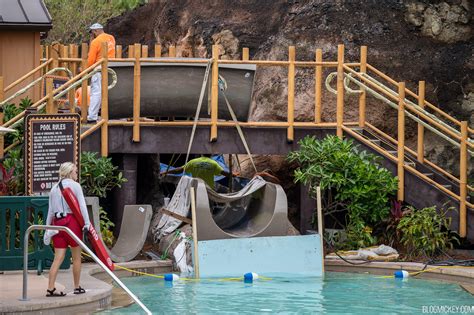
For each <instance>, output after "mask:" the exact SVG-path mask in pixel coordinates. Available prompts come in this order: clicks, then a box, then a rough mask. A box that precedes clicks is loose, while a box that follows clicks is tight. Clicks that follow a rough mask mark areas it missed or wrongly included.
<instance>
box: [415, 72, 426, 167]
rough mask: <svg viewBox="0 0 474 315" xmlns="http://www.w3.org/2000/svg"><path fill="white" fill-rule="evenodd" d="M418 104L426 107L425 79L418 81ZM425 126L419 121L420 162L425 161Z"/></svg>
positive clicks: (418, 146) (418, 150) (418, 144)
mask: <svg viewBox="0 0 474 315" xmlns="http://www.w3.org/2000/svg"><path fill="white" fill-rule="evenodd" d="M418 105H419V106H420V107H421V108H425V81H420V82H418ZM424 139H425V127H423V125H422V124H420V123H418V142H417V159H418V161H419V162H420V163H423V162H424V161H425V143H424V141H425V140H424Z"/></svg>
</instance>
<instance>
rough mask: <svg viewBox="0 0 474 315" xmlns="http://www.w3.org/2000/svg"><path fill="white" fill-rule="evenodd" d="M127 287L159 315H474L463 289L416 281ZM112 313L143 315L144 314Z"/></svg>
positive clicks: (334, 277) (337, 276)
mask: <svg viewBox="0 0 474 315" xmlns="http://www.w3.org/2000/svg"><path fill="white" fill-rule="evenodd" d="M123 282H124V283H125V284H126V285H127V286H128V287H129V288H130V289H131V290H132V291H133V292H134V293H135V294H137V296H138V297H139V298H140V299H141V300H142V301H143V303H144V304H145V305H147V307H148V308H149V309H150V310H151V311H152V312H153V313H154V314H222V313H239V314H253V313H284V314H288V313H293V314H295V313H298V314H382V313H383V314H401V313H403V314H421V313H423V306H425V310H427V309H426V307H429V306H431V307H432V306H435V305H439V306H465V307H469V310H468V313H474V298H473V296H472V295H471V294H469V293H468V292H466V291H465V290H463V289H462V288H461V287H460V286H459V285H456V284H450V283H445V282H439V281H431V280H421V279H414V278H408V279H405V280H401V279H393V278H391V279H387V278H380V277H379V276H374V275H367V274H350V273H331V272H328V273H326V275H325V278H324V280H323V279H321V278H302V277H299V278H291V277H284V278H283V277H278V278H273V279H272V280H268V281H262V280H257V281H255V282H254V283H252V284H248V283H244V282H229V281H218V280H213V281H211V280H206V279H204V280H201V281H199V282H184V281H179V282H175V283H173V284H171V283H165V282H164V281H163V280H161V279H156V278H150V277H133V278H124V279H123ZM464 309H465V308H464ZM431 310H433V308H431ZM465 310H466V309H465ZM109 312H110V313H113V314H130V313H140V308H139V307H138V306H137V305H132V306H130V307H127V308H123V309H118V310H113V311H109ZM104 313H107V312H104Z"/></svg>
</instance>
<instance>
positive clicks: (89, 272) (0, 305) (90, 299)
mask: <svg viewBox="0 0 474 315" xmlns="http://www.w3.org/2000/svg"><path fill="white" fill-rule="evenodd" d="M119 266H122V267H126V268H127V269H132V270H136V271H141V272H146V273H152V274H157V273H166V272H170V271H171V270H172V262H171V261H170V260H160V261H131V262H127V263H120V264H116V269H115V271H114V273H115V275H117V276H118V277H119V278H124V277H130V276H135V275H136V274H133V273H132V272H130V271H126V270H121V269H120V268H119ZM2 276H5V277H9V278H4V279H3V281H22V272H21V271H15V272H8V273H7V274H5V275H2ZM34 276H36V272H29V273H28V277H34ZM44 276H47V272H45V274H44ZM0 278H1V277H0ZM56 283H57V285H58V284H60V283H61V284H63V285H64V287H65V292H67V295H66V296H65V297H58V298H48V297H45V296H44V295H43V296H30V295H29V297H30V298H31V299H30V300H29V301H26V302H25V301H19V300H18V299H16V298H15V299H8V300H1V299H0V314H1V315H6V314H27V313H36V314H37V313H38V312H41V314H57V313H58V311H60V312H61V313H65V312H69V313H72V314H76V313H93V312H96V311H98V310H106V309H111V308H112V309H113V308H114V307H113V304H112V303H113V301H112V300H113V291H114V290H113V288H114V285H112V279H111V278H110V277H109V276H108V274H106V273H105V272H104V271H103V270H102V269H101V268H100V267H99V266H97V265H96V264H93V263H84V264H83V266H82V270H81V285H82V286H83V287H84V288H86V290H87V293H86V294H80V295H74V294H72V292H71V291H72V289H73V286H72V269H67V270H61V271H60V272H59V273H58V278H57V282H56ZM45 290H46V288H44V291H45ZM120 291H123V290H121V289H120ZM115 292H119V291H118V290H115ZM15 293H16V292H15ZM120 295H121V296H123V294H120ZM20 296H21V292H18V298H19V297H20ZM126 297H128V295H127V296H126ZM128 304H129V303H125V304H123V303H122V304H120V305H119V307H122V306H126V305H128Z"/></svg>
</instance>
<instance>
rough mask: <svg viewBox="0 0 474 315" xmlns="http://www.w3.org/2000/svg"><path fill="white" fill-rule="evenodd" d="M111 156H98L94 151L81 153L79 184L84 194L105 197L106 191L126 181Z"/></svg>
mask: <svg viewBox="0 0 474 315" xmlns="http://www.w3.org/2000/svg"><path fill="white" fill-rule="evenodd" d="M126 181H127V179H125V178H124V177H123V175H122V172H119V171H118V170H117V167H116V166H114V165H113V164H112V159H111V158H106V157H98V156H97V153H96V152H82V154H81V185H82V189H83V190H84V194H85V195H86V196H98V197H102V198H103V197H106V196H107V192H108V191H110V190H111V189H113V188H115V187H121V185H122V184H123V183H124V182H126Z"/></svg>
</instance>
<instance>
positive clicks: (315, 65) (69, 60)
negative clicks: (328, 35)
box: [0, 44, 474, 236]
mask: <svg viewBox="0 0 474 315" xmlns="http://www.w3.org/2000/svg"><path fill="white" fill-rule="evenodd" d="M87 48H88V47H87V45H86V44H82V46H81V52H82V53H81V56H79V54H78V47H77V46H75V45H69V46H61V45H59V46H56V48H54V47H50V46H48V47H44V48H43V57H44V59H43V61H45V62H49V63H50V65H51V64H53V65H54V64H56V63H61V64H62V65H63V66H65V67H68V68H69V69H71V70H72V72H73V73H74V74H76V72H77V69H78V68H79V65H81V66H82V69H84V68H85V67H86V63H87V60H86V58H87ZM178 50H179V49H178ZM103 51H106V50H105V49H103ZM162 51H163V50H162V47H161V46H160V45H155V46H154V55H153V57H149V56H150V54H149V48H148V46H145V45H143V46H142V45H140V44H135V45H129V46H128V56H127V57H126V58H124V57H123V56H122V55H123V49H122V46H120V45H118V46H117V47H116V58H111V59H110V60H109V59H108V58H107V55H106V54H105V53H104V54H103V56H102V59H101V60H100V61H99V62H98V63H97V64H96V65H94V66H93V67H89V68H88V69H86V70H84V71H82V72H81V73H80V74H78V75H75V76H74V78H73V79H71V80H70V81H69V82H68V83H67V84H66V85H65V86H66V87H67V86H68V85H70V84H72V83H73V82H76V81H77V80H80V79H81V78H83V77H84V75H85V74H86V73H88V72H89V71H91V70H92V68H94V67H96V66H98V65H100V66H101V72H102V107H101V108H102V114H101V116H102V120H101V121H100V122H99V123H98V124H96V125H94V126H93V127H92V128H91V129H89V130H88V131H86V132H84V133H83V134H82V135H81V139H84V138H85V137H87V136H88V135H90V134H91V133H92V132H93V131H95V130H96V129H98V128H100V129H101V154H102V155H103V156H106V155H107V154H108V127H109V126H131V127H132V128H133V136H132V140H133V141H134V142H139V141H140V128H141V127H142V126H191V125H192V124H193V122H191V121H146V120H143V119H142V118H141V115H140V112H141V111H140V81H141V63H142V62H144V61H146V62H147V63H150V62H151V63H153V62H156V63H196V64H199V63H201V64H205V63H207V62H208V60H205V59H187V58H176V51H177V49H176V47H175V46H170V47H168V54H167V56H166V57H168V58H166V59H163V58H161V57H162ZM337 52H338V54H337V61H323V58H322V50H321V49H317V50H316V51H315V60H314V61H297V60H296V57H295V56H296V50H295V47H294V46H290V47H289V49H288V60H281V61H277V60H251V59H250V58H249V50H248V48H244V49H243V51H242V60H222V59H219V50H218V47H217V46H213V47H212V74H211V106H210V108H211V119H210V120H209V121H199V122H198V125H199V126H207V127H209V128H210V141H216V140H217V138H218V128H219V127H226V126H234V125H235V123H234V122H232V121H220V120H219V118H218V95H219V93H218V92H219V91H218V75H219V65H221V64H254V65H256V66H258V67H270V66H271V67H286V68H287V69H288V99H287V109H288V111H287V119H286V121H252V122H239V125H240V126H243V127H245V126H251V127H280V128H286V129H287V140H288V141H289V142H292V141H293V140H294V128H298V127H315V128H321V127H331V128H335V129H336V133H337V135H338V136H339V137H343V136H344V133H346V134H349V135H351V136H352V137H354V138H356V139H358V140H359V141H361V142H363V143H364V144H365V145H367V146H369V147H371V148H373V149H374V150H376V151H377V152H379V153H380V154H382V155H383V156H385V157H386V158H388V159H390V160H392V161H393V162H395V163H397V173H398V178H399V188H398V199H399V200H404V195H405V192H404V174H405V171H408V172H411V173H413V174H415V175H416V176H418V177H419V178H421V179H423V180H424V181H426V182H428V183H430V184H431V185H433V186H435V187H437V188H438V189H440V190H441V191H443V192H445V193H446V194H448V195H449V196H451V197H453V198H454V199H455V200H458V201H459V203H460V218H461V220H460V231H459V232H460V235H461V236H465V235H466V226H467V224H466V218H467V212H466V211H467V210H466V207H471V208H473V209H474V205H473V204H472V203H469V202H468V201H467V192H468V191H474V189H473V187H470V186H468V185H467V172H468V169H467V165H468V162H467V161H468V157H469V156H468V149H473V148H474V142H472V141H470V140H469V138H470V137H472V136H473V134H474V130H473V129H472V128H469V127H468V125H467V122H465V121H459V120H457V119H455V118H454V117H452V116H450V115H449V114H447V113H445V112H444V111H442V110H441V109H439V108H438V107H436V106H434V105H433V104H431V103H430V102H428V101H426V99H425V84H424V82H423V81H420V83H419V90H418V93H415V92H413V91H411V90H410V89H408V88H406V86H405V84H404V83H403V82H397V81H396V80H394V79H392V78H390V77H389V76H387V75H386V74H384V73H383V72H382V71H380V70H378V69H377V68H375V67H374V66H372V65H370V64H369V63H367V47H366V46H362V47H361V52H360V61H359V62H353V63H350V62H345V60H344V45H338V49H337ZM50 60H52V61H50ZM109 61H113V62H133V64H134V75H133V80H134V84H133V86H134V95H133V120H132V121H123V120H115V121H109V117H108V103H107V100H108V95H107V88H106V86H107V80H108V78H107V64H108V62H109ZM42 66H43V67H47V66H48V65H44V64H43V65H42ZM298 68H312V69H314V89H315V97H314V119H313V120H312V121H305V122H301V121H295V84H296V75H297V74H296V73H297V71H296V69H298ZM327 68H329V69H335V70H336V71H337V86H336V93H337V97H336V104H335V106H336V119H335V121H332V122H323V121H322V118H321V113H322V111H323V106H325V107H328V106H331V105H330V104H328V103H324V102H323V99H322V94H323V93H322V84H323V77H322V76H323V70H324V69H327ZM348 75H351V76H352V77H354V78H357V80H359V81H360V82H361V84H363V86H365V88H364V87H361V88H360V89H359V91H358V93H359V96H358V102H359V117H358V120H357V121H344V95H345V94H346V92H347V88H346V87H345V84H344V80H345V78H347V76H348ZM371 78H372V79H371ZM373 78H377V80H381V81H383V82H384V83H383V84H384V85H387V86H391V87H392V88H393V90H395V91H396V92H397V93H395V94H394V93H389V92H388V91H387V89H386V88H384V87H382V86H380V85H377V84H375V83H374V79H373ZM1 82H2V79H1V78H0V87H1ZM86 84H87V83H86V81H85V80H83V81H82V89H83V91H86V88H87V87H86ZM65 86H62V87H61V88H59V89H57V90H55V91H51V89H50V90H48V91H49V92H48V94H47V96H45V97H44V98H42V99H41V100H40V101H38V102H36V103H35V105H36V106H38V104H39V103H41V102H44V101H45V100H47V101H48V102H50V103H54V101H53V95H54V94H55V93H56V92H58V91H60V90H62V89H64V88H65ZM369 88H370V89H371V90H374V91H376V92H377V93H379V94H380V95H383V96H384V97H385V98H386V99H388V100H391V101H393V102H394V103H396V104H397V110H398V135H397V139H395V138H393V137H391V136H390V135H388V134H386V133H385V132H383V131H381V130H380V129H378V128H376V127H375V126H374V125H373V124H371V123H370V117H369V118H367V117H366V99H367V94H368V93H367V92H368V90H369ZM86 96H87V93H82V97H83V99H82V115H83V116H82V117H83V119H85V118H86V116H85V115H86V114H87V100H86ZM410 99H412V100H413V101H414V102H415V103H416V104H417V105H418V106H419V107H420V108H421V109H422V110H419V109H417V108H415V107H414V106H413V105H412V104H411V103H410V101H409V100H410ZM1 100H2V89H1V88H0V101H1ZM51 110H52V111H54V107H52V109H51ZM428 112H430V113H432V114H433V115H436V117H437V118H436V119H435V118H433V116H432V115H431V114H428ZM408 113H410V114H411V115H412V116H413V115H414V116H416V117H417V118H418V119H419V120H421V121H422V123H420V122H418V123H417V124H418V128H417V130H418V135H417V140H418V144H417V148H416V150H412V149H410V148H408V147H407V146H406V145H405V119H406V117H407V114H408ZM21 117H23V116H21ZM21 117H20V118H21ZM408 117H409V116H408ZM440 120H443V121H446V123H447V124H449V125H450V127H449V126H448V127H447V126H446V123H443V122H440ZM8 125H11V123H10V124H9V122H7V123H5V126H8ZM356 126H357V127H361V128H366V129H369V130H371V131H373V132H375V133H376V134H379V135H380V136H382V137H384V138H386V139H388V140H389V141H390V142H392V143H393V144H394V145H395V146H396V147H397V156H393V155H391V154H389V153H388V152H387V151H386V150H384V149H383V148H381V147H379V146H377V145H374V144H373V143H372V142H371V141H368V140H367V139H365V138H364V137H363V136H362V135H361V134H360V133H358V132H356V131H354V129H353V127H356ZM425 126H429V127H430V128H436V129H437V130H439V131H440V132H442V133H443V134H444V135H447V136H449V138H450V139H452V140H453V141H455V142H456V144H459V148H460V161H459V169H460V173H459V175H458V176H456V175H453V174H451V173H449V172H448V171H446V170H445V169H443V168H442V167H440V166H438V165H436V164H435V163H433V162H431V161H429V160H428V159H427V158H426V156H425V152H424V151H425V150H424V133H425ZM405 153H409V154H412V155H413V156H415V157H416V159H417V161H418V162H419V163H423V164H426V165H428V166H430V167H432V168H434V169H435V170H436V171H438V172H440V173H442V174H444V175H445V176H446V177H448V178H449V179H451V180H453V181H455V182H456V183H457V184H459V187H460V193H459V194H456V193H454V192H452V191H450V190H448V189H447V188H446V187H444V186H442V185H441V184H439V183H437V182H435V181H434V180H432V179H431V178H429V177H427V176H425V175H424V174H422V173H421V172H419V171H418V170H416V169H415V168H414V167H413V166H410V165H409V164H406V163H405V162H406V157H405Z"/></svg>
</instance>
